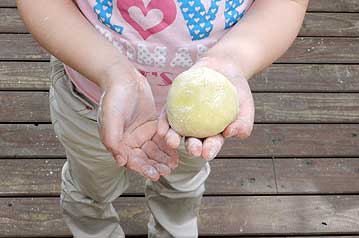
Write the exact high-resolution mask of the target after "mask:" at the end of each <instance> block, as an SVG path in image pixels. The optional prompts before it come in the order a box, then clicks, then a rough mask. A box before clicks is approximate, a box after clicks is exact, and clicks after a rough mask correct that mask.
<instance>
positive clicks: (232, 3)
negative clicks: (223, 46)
mask: <svg viewBox="0 0 359 238" xmlns="http://www.w3.org/2000/svg"><path fill="white" fill-rule="evenodd" d="M243 3H244V0H227V1H226V8H225V10H224V18H225V19H226V22H225V28H224V29H228V28H230V27H231V26H233V25H234V24H236V23H237V22H238V21H239V20H240V19H241V18H242V17H243V16H244V14H245V10H243V11H242V12H241V13H239V12H238V11H237V7H239V6H241V5H242V4H243Z"/></svg>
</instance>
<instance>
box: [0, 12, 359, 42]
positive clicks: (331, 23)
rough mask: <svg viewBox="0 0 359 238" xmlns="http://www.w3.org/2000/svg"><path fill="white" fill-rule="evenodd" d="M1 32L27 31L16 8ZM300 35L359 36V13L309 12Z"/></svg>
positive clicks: (2, 16)
mask: <svg viewBox="0 0 359 238" xmlns="http://www.w3.org/2000/svg"><path fill="white" fill-rule="evenodd" d="M0 32H1V33H27V32H28V31H27V29H26V27H25V25H24V24H23V23H22V19H21V17H20V16H19V13H18V11H17V9H16V8H2V9H1V8H0ZM299 35H300V36H359V14H356V13H307V14H306V16H305V18H304V23H303V27H302V29H301V31H300V33H299Z"/></svg>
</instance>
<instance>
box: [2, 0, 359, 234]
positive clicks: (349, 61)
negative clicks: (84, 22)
mask: <svg viewBox="0 0 359 238" xmlns="http://www.w3.org/2000/svg"><path fill="white" fill-rule="evenodd" d="M48 60H49V55H48V54H47V53H46V52H45V51H44V50H42V49H41V48H40V47H39V46H38V45H37V44H36V43H35V42H34V40H33V39H32V37H31V36H30V35H29V34H28V33H27V31H26V29H25V28H24V26H23V24H22V22H21V20H20V18H19V16H18V13H17V10H16V8H15V4H14V0H0V237H71V235H70V233H69V231H68V229H67V228H66V226H65V224H64V222H63V220H62V217H61V214H60V211H59V190H60V170H61V167H62V165H63V163H64V161H65V155H64V150H63V148H62V147H61V145H60V144H59V142H58V141H57V140H56V138H55V136H54V133H53V131H52V126H51V124H50V119H49V108H48V89H49V85H50V82H49V79H48V71H49V65H48ZM251 87H252V90H253V91H254V96H255V101H256V107H257V109H256V110H257V111H256V112H257V114H256V120H255V121H256V125H255V129H254V132H253V135H252V136H251V137H250V138H249V139H248V140H245V141H237V140H229V141H228V142H227V143H226V145H225V147H224V149H223V151H222V152H221V154H220V157H221V158H218V159H216V160H214V161H213V162H212V168H213V172H212V174H211V176H210V178H209V181H208V185H207V192H206V196H205V198H204V200H203V206H202V210H201V216H200V234H201V236H212V237H219V236H230V237H239V236H256V237H303V236H305V237H312V236H313V237H338V238H339V237H346V238H349V237H359V1H358V0H312V1H311V4H310V9H309V11H308V14H307V16H306V19H305V23H304V26H303V28H302V30H301V32H300V36H299V37H298V38H297V40H296V41H295V43H294V45H293V46H292V47H291V49H290V50H289V51H288V52H287V54H286V55H285V56H283V57H282V58H281V59H280V60H278V61H277V62H276V63H275V64H274V65H273V66H272V67H271V68H269V69H268V70H266V71H265V72H263V73H262V74H261V75H258V76H256V77H255V78H254V79H253V80H252V81H251ZM143 200H144V198H143V179H142V178H139V177H138V176H133V177H132V186H131V187H130V189H129V190H128V191H127V192H126V194H125V195H124V196H123V197H121V198H119V199H117V200H116V202H115V206H116V207H117V208H120V209H121V213H120V216H121V218H122V224H123V227H124V229H125V231H126V233H127V234H128V235H129V236H141V237H144V236H145V234H146V219H147V214H148V211H147V210H146V208H145V204H144V202H143Z"/></svg>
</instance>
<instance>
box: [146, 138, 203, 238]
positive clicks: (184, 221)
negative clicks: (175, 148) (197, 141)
mask: <svg viewBox="0 0 359 238" xmlns="http://www.w3.org/2000/svg"><path fill="white" fill-rule="evenodd" d="M179 153H180V162H179V165H178V167H177V168H176V169H175V170H174V171H173V172H172V174H170V175H168V176H165V177H161V179H160V180H159V181H157V182H152V181H147V182H146V202H147V206H148V207H149V209H150V212H151V216H150V221H149V223H148V237H150V238H168V237H176V238H187V237H188V238H195V237H198V228H197V217H198V211H199V207H200V205H201V199H202V195H203V193H204V191H205V184H204V183H205V181H206V179H207V177H208V175H209V173H210V166H209V163H208V162H206V161H204V160H203V159H202V158H200V157H190V156H189V155H188V154H187V153H186V152H185V150H184V146H183V144H181V147H180V149H179Z"/></svg>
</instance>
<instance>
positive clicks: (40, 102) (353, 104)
mask: <svg viewBox="0 0 359 238" xmlns="http://www.w3.org/2000/svg"><path fill="white" fill-rule="evenodd" d="M254 99H255V104H256V105H255V106H256V117H255V121H256V122H261V123H269V122H271V123H272V122H275V123H278V122H286V123H288V122H290V123H318V122H326V123H327V122H331V123H334V122H337V123H338V122H347V123H359V97H358V95H357V94H354V93H352V94H350V93H340V94H336V93H325V94H324V93H254ZM0 104H1V105H2V107H1V108H0V122H7V123H8V122H50V112H49V99H48V93H47V92H15V91H14V92H13V91H11V92H1V91H0Z"/></svg>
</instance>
